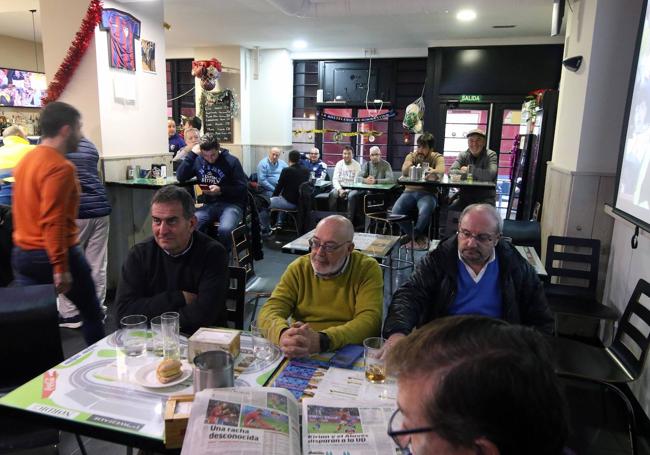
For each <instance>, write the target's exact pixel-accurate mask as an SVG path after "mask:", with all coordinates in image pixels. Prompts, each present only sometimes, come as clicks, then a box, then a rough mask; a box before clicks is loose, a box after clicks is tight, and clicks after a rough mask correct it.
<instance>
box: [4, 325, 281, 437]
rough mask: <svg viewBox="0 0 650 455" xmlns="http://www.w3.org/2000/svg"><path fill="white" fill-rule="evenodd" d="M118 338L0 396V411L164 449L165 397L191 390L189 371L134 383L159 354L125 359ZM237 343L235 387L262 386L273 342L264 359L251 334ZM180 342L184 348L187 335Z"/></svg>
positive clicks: (276, 355)
mask: <svg viewBox="0 0 650 455" xmlns="http://www.w3.org/2000/svg"><path fill="white" fill-rule="evenodd" d="M120 343H121V336H120V333H119V331H118V332H115V333H113V334H111V335H108V336H107V337H106V338H104V339H102V340H100V341H99V342H97V343H95V344H94V345H92V346H90V347H88V348H86V349H84V350H83V351H81V352H79V353H77V354H75V355H74V356H72V357H70V358H69V359H67V360H65V361H63V362H62V363H61V364H59V365H57V366H56V367H54V368H52V369H51V370H49V371H48V372H46V373H44V374H43V375H41V376H38V377H36V378H34V379H32V380H31V381H29V382H27V383H26V384H24V385H22V386H21V387H19V388H17V389H15V390H14V391H12V392H11V393H9V394H7V395H5V396H3V397H2V398H0V410H1V409H2V407H10V408H14V409H18V410H22V411H24V412H26V413H36V414H40V415H42V416H47V417H48V418H50V419H55V420H59V422H58V423H59V424H60V423H61V422H60V420H64V421H67V422H65V423H66V424H67V425H66V426H65V427H67V428H70V429H72V430H74V429H77V431H79V432H80V433H84V434H87V433H89V431H90V429H93V428H94V429H96V430H98V432H101V435H102V436H103V438H107V439H108V438H109V437H110V439H113V440H115V441H116V442H122V443H126V441H128V440H130V441H134V440H137V441H138V442H142V443H143V444H148V445H149V446H151V445H154V446H157V447H160V448H163V447H164V446H163V440H164V422H163V413H164V410H165V403H166V401H167V398H168V397H169V396H171V395H180V394H188V393H189V394H191V393H194V389H193V384H192V376H191V375H190V377H189V378H188V379H186V380H184V381H183V382H181V383H180V384H178V385H174V386H171V387H165V388H146V387H143V386H141V385H139V384H138V383H137V382H136V374H137V372H138V370H140V369H141V368H143V367H146V366H147V365H150V364H152V363H154V362H155V363H157V362H160V360H162V358H161V357H156V356H154V354H153V353H152V352H150V351H148V352H147V354H146V356H145V357H142V358H127V357H125V356H123V354H122V353H121V351H120V350H118V349H116V348H117V346H118V345H119V344H120ZM240 344H241V348H240V354H239V356H238V357H237V359H236V360H235V386H242V387H256V386H257V387H262V386H263V385H264V384H265V383H266V381H267V380H268V378H269V377H270V376H271V375H272V374H273V372H274V371H275V369H276V368H277V367H278V365H279V364H280V363H281V361H282V353H281V351H280V349H279V348H277V347H275V346H274V351H273V355H272V356H271V358H269V359H268V360H264V361H262V360H259V359H256V358H255V357H254V355H253V348H252V342H251V338H250V336H249V335H247V334H245V333H242V336H241V338H240ZM181 345H182V347H183V345H185V347H186V345H187V340H186V339H183V341H182V342H181ZM185 352H186V351H185ZM72 425H74V426H72ZM52 426H55V427H56V426H57V423H52ZM62 426H63V425H62ZM65 427H64V428H65ZM84 430H85V431H84ZM107 430H108V431H107ZM91 434H92V432H91ZM110 439H109V440H110Z"/></svg>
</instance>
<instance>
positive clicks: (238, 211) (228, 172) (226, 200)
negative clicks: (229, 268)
mask: <svg viewBox="0 0 650 455" xmlns="http://www.w3.org/2000/svg"><path fill="white" fill-rule="evenodd" d="M199 147H200V150H198V151H197V150H196V149H192V153H188V154H187V156H185V158H183V161H181V164H180V165H179V166H178V169H177V170H176V178H177V179H178V181H179V182H181V183H182V182H185V181H187V180H190V179H191V178H192V177H196V179H197V183H198V184H199V186H200V187H201V190H202V191H203V196H204V198H205V199H204V204H203V207H201V208H200V209H198V210H197V211H196V218H197V229H198V230H199V231H201V232H204V233H207V232H209V230H210V227H211V226H212V224H213V223H214V222H215V221H217V220H218V221H219V228H218V230H217V237H218V240H219V241H220V242H221V244H222V245H223V246H225V247H226V250H229V249H230V245H231V244H232V238H231V235H230V233H231V232H232V231H233V229H235V228H236V227H237V225H238V224H239V222H240V221H241V219H242V216H243V215H244V211H245V209H246V198H247V193H246V187H247V180H248V179H247V177H246V174H245V173H244V170H243V169H242V167H241V163H240V162H239V160H238V159H237V158H236V157H234V156H232V155H231V154H230V153H229V152H228V150H226V149H222V148H221V147H220V145H219V140H218V139H217V137H216V136H215V135H214V134H206V135H204V136H203V137H202V138H201V143H200V146H199Z"/></svg>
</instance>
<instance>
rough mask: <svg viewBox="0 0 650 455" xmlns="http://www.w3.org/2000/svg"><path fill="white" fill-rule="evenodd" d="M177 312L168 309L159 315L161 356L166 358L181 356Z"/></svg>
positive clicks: (178, 357)
mask: <svg viewBox="0 0 650 455" xmlns="http://www.w3.org/2000/svg"><path fill="white" fill-rule="evenodd" d="M178 320H179V314H178V313H176V312H175V311H168V312H167V313H163V314H161V315H160V322H161V328H162V337H163V357H164V358H166V359H177V360H179V359H180V358H181V344H180V335H179V321H178Z"/></svg>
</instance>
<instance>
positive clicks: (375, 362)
mask: <svg viewBox="0 0 650 455" xmlns="http://www.w3.org/2000/svg"><path fill="white" fill-rule="evenodd" d="M385 342H386V340H384V339H383V338H381V337H371V338H366V339H365V340H363V359H364V364H365V371H366V379H367V380H368V381H370V382H372V383H375V384H381V383H383V382H384V381H385V380H386V365H385V364H384V359H383V358H382V357H381V354H382V348H383V347H384V343H385Z"/></svg>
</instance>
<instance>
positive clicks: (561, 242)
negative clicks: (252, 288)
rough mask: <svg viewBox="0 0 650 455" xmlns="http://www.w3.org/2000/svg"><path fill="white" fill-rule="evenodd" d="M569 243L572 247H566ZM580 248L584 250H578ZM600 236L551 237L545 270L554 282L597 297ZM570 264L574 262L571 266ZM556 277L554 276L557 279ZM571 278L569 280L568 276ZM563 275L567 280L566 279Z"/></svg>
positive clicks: (588, 295) (579, 292) (555, 284)
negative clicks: (586, 237)
mask: <svg viewBox="0 0 650 455" xmlns="http://www.w3.org/2000/svg"><path fill="white" fill-rule="evenodd" d="M556 247H560V249H559V250H558V251H556ZM567 247H569V248H571V250H572V251H567ZM578 248H580V249H581V251H584V250H586V252H584V253H583V252H581V251H577V250H578ZM599 259H600V240H598V239H585V238H578V237H558V236H554V235H551V236H549V237H548V243H547V247H546V273H547V274H548V279H549V282H550V283H553V285H554V286H563V287H567V288H571V289H572V290H573V291H575V293H576V294H581V296H583V297H588V298H595V297H596V286H597V284H598V261H599ZM569 264H575V266H574V267H569ZM554 278H555V280H554ZM567 278H569V279H570V280H565V279H567ZM563 279H564V280H563ZM567 282H568V284H567Z"/></svg>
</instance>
